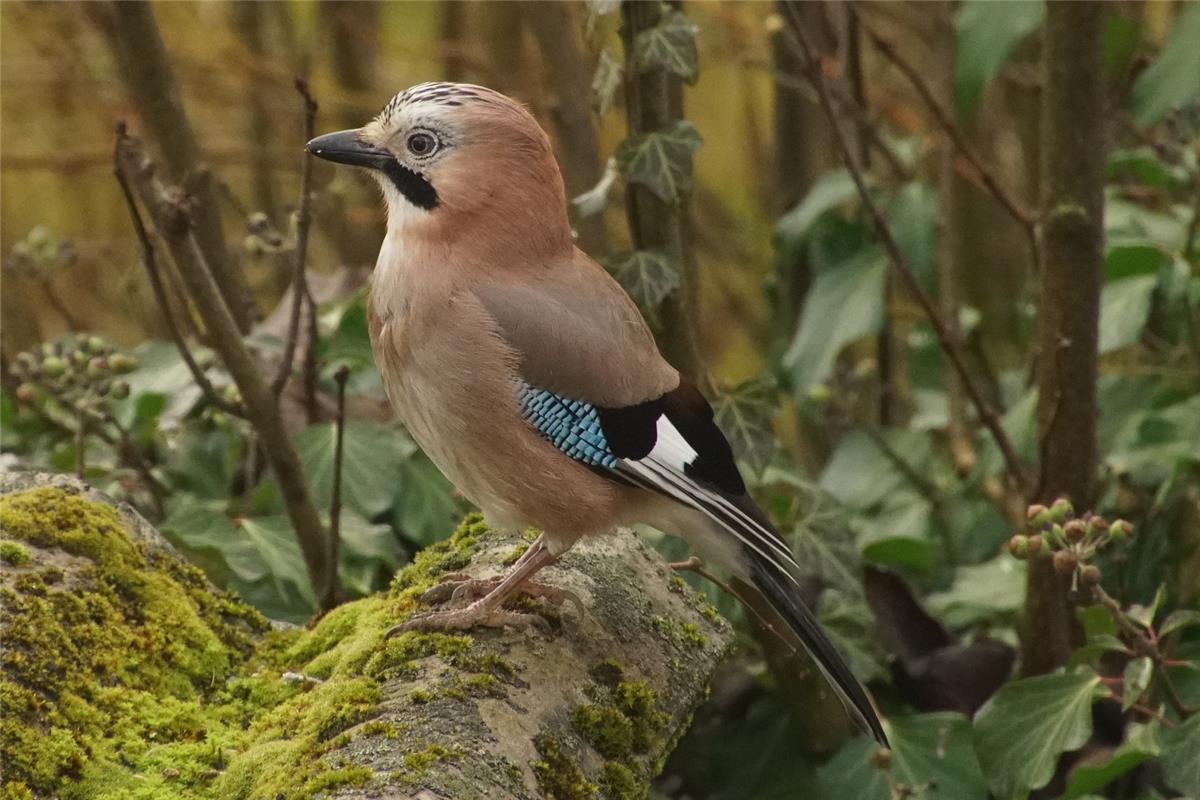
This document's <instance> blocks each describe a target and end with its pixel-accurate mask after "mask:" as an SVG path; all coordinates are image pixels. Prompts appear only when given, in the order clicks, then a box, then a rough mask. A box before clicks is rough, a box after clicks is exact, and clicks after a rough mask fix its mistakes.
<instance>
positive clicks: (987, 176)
mask: <svg viewBox="0 0 1200 800" xmlns="http://www.w3.org/2000/svg"><path fill="white" fill-rule="evenodd" d="M849 9H850V14H851V15H852V16H854V17H855V18H856V19H857V20H858V23H859V29H860V30H862V31H863V32H864V33H866V34H867V37H868V38H869V39H870V40H871V43H872V44H874V45H875V49H876V50H878V51H879V52H880V53H882V54H883V56H884V57H885V58H886V59H887V60H888V61H890V62H892V64H894V65H895V66H896V68H897V69H899V70H900V72H902V73H903V74H904V77H905V78H907V79H908V82H909V83H911V84H912V86H913V88H914V89H916V90H917V94H919V95H920V96H921V100H923V101H924V102H925V105H926V106H928V107H929V111H930V113H932V114H933V118H934V119H935V120H936V121H937V123H938V126H939V127H940V128H941V129H942V131H943V132H945V134H946V135H947V136H949V137H950V141H951V142H953V143H954V147H955V149H957V150H958V152H959V153H960V154H962V157H963V158H965V159H966V160H967V161H968V162H969V163H970V164H971V167H972V168H973V169H974V170H975V172H976V174H977V175H978V176H979V180H980V181H981V182H982V183H983V185H984V187H985V188H986V189H987V190H988V192H990V193H991V195H992V196H993V197H994V198H996V200H997V202H999V203H1000V205H1002V206H1004V210H1005V211H1007V212H1008V213H1009V215H1010V216H1012V218H1013V219H1015V220H1016V221H1017V222H1019V223H1020V224H1021V227H1023V228H1024V229H1025V232H1026V235H1027V236H1028V237H1029V240H1030V242H1031V243H1032V246H1033V247H1034V248H1036V247H1037V235H1036V234H1037V231H1036V227H1037V226H1036V222H1037V220H1036V219H1035V218H1034V216H1033V215H1032V214H1030V213H1029V212H1028V211H1026V210H1025V209H1024V208H1023V207H1022V206H1021V204H1020V203H1018V202H1017V201H1016V200H1014V199H1013V197H1012V195H1010V194H1009V193H1008V192H1007V191H1006V190H1005V189H1004V187H1003V186H1001V185H1000V182H999V181H998V180H996V178H995V176H994V175H992V172H991V170H989V169H988V168H987V167H986V166H984V164H983V161H982V159H980V158H979V156H978V155H976V154H975V151H974V150H973V149H972V148H971V145H970V144H969V143H968V142H967V139H966V137H965V136H964V135H963V132H962V130H961V129H960V128H959V127H958V125H956V124H955V122H954V120H953V119H951V117H950V114H949V113H947V111H946V109H944V108H942V104H941V103H939V102H938V100H937V97H935V96H934V94H933V90H932V89H931V88H930V87H929V84H928V82H926V80H925V78H924V77H923V76H922V75H921V73H920V72H919V71H917V68H916V67H914V66H913V65H912V64H910V63H908V61H906V60H905V59H904V57H903V56H901V55H900V53H899V52H898V51H897V50H896V48H895V47H894V46H893V45H892V43H891V42H890V41H888V40H887V39H885V38H884V37H882V36H880V35H879V34H878V33H876V32H875V31H874V30H872V29H871V26H870V25H867V24H866V23H865V22H864V21H863V19H862V17H861V15H860V14H859V13H858V12H857V10H856V9H855V8H854V6H853V5H850V6H849Z"/></svg>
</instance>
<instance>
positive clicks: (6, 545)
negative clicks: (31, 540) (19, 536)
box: [0, 539, 29, 567]
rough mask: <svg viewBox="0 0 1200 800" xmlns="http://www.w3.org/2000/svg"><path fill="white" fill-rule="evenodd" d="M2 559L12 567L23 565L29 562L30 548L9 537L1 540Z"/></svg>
mask: <svg viewBox="0 0 1200 800" xmlns="http://www.w3.org/2000/svg"><path fill="white" fill-rule="evenodd" d="M0 561H3V562H4V563H5V564H8V565H9V566H11V567H21V566H24V565H25V564H28V563H29V550H28V549H26V548H25V546H24V545H22V544H20V543H18V542H10V541H8V540H7V539H6V540H4V541H0Z"/></svg>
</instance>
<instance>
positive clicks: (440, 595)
mask: <svg viewBox="0 0 1200 800" xmlns="http://www.w3.org/2000/svg"><path fill="white" fill-rule="evenodd" d="M502 580H504V578H503V577H502V576H498V577H495V578H472V577H470V576H469V575H467V574H466V573H462V572H455V573H450V574H448V575H443V576H442V577H441V580H440V582H439V583H438V584H437V585H436V586H434V587H433V588H431V589H429V590H427V591H426V592H425V593H424V594H422V595H421V602H423V603H425V604H426V605H436V604H438V603H446V602H449V603H452V604H457V603H462V602H464V601H466V600H474V599H476V598H479V597H485V596H487V594H488V593H489V592H491V591H493V590H494V589H495V588H496V587H497V586H499V585H500V582H501V581H502ZM513 595H514V596H516V595H525V596H527V597H537V598H540V599H542V600H545V601H546V602H547V603H549V604H550V605H552V606H555V607H558V606H561V605H562V604H563V603H566V602H570V603H571V605H573V606H575V610H576V611H577V612H578V613H579V614H580V615H581V616H582V615H583V601H582V600H580V599H579V596H578V595H577V594H575V593H574V592H571V591H568V590H566V589H560V588H559V587H557V586H550V585H549V584H545V583H536V582H534V581H526V582H525V583H522V584H521V585H520V586H519V587H517V588H516V589H515V590H514V591H513Z"/></svg>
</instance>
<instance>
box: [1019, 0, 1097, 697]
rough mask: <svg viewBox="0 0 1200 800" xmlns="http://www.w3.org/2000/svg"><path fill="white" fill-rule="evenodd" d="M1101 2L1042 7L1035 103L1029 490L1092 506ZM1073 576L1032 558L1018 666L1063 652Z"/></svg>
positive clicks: (1048, 664) (1039, 665)
mask: <svg viewBox="0 0 1200 800" xmlns="http://www.w3.org/2000/svg"><path fill="white" fill-rule="evenodd" d="M1103 26H1104V7H1103V3H1099V2H1078V3H1050V4H1048V5H1047V8H1046V33H1045V51H1044V56H1043V58H1044V61H1043V63H1044V64H1045V91H1044V95H1043V98H1044V104H1043V107H1042V159H1043V160H1042V181H1043V194H1042V257H1043V263H1042V272H1041V304H1040V306H1039V309H1038V314H1039V316H1038V355H1037V382H1038V408H1037V422H1038V441H1039V449H1040V460H1041V477H1040V480H1039V485H1038V488H1037V490H1036V491H1035V493H1034V497H1033V499H1034V500H1037V501H1042V502H1048V501H1051V500H1053V499H1054V498H1056V497H1059V496H1065V497H1068V498H1069V499H1070V500H1071V501H1072V502H1073V503H1074V504H1075V507H1076V508H1079V509H1084V508H1090V507H1091V505H1092V501H1093V499H1094V498H1093V493H1094V491H1095V481H1096V470H1097V463H1098V461H1097V444H1096V423H1097V416H1098V408H1097V400H1096V372H1097V341H1098V339H1099V320H1100V288H1101V283H1102V282H1103V246H1104V165H1105V151H1106V138H1107V133H1106V125H1105V116H1104V105H1105V103H1104V64H1103V56H1102V53H1103V45H1102V35H1103ZM1069 590H1070V581H1069V579H1068V578H1065V577H1061V576H1059V575H1058V574H1057V573H1056V572H1055V571H1054V570H1053V568H1052V567H1051V565H1050V564H1049V562H1048V561H1047V560H1044V559H1043V560H1040V561H1035V562H1034V563H1032V564H1031V565H1030V570H1029V585H1028V591H1027V596H1026V603H1025V607H1026V609H1027V620H1026V630H1025V635H1024V637H1023V639H1022V669H1023V670H1024V672H1025V674H1039V673H1043V672H1049V671H1051V670H1053V669H1055V668H1057V667H1058V666H1060V665H1062V664H1063V663H1065V662H1066V660H1067V658H1068V657H1069V655H1070V653H1071V651H1072V649H1073V647H1074V644H1075V642H1076V640H1077V639H1078V637H1079V634H1078V628H1077V625H1076V623H1075V621H1074V617H1073V616H1072V614H1071V603H1070V601H1069V599H1068V592H1069Z"/></svg>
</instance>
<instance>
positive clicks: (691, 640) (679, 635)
mask: <svg viewBox="0 0 1200 800" xmlns="http://www.w3.org/2000/svg"><path fill="white" fill-rule="evenodd" d="M651 622H653V623H654V627H655V628H657V629H658V631H659V633H661V634H662V635H663V636H665V637H667V638H668V639H670V640H671V641H673V642H675V643H676V644H679V645H687V646H688V647H696V648H701V647H705V646H707V645H708V637H706V636H705V635H704V634H703V633H701V632H700V628H699V626H697V625H696V624H695V623H692V622H679V621H677V620H674V619H671V618H670V617H663V616H655V617H654V618H653V619H652V620H651Z"/></svg>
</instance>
